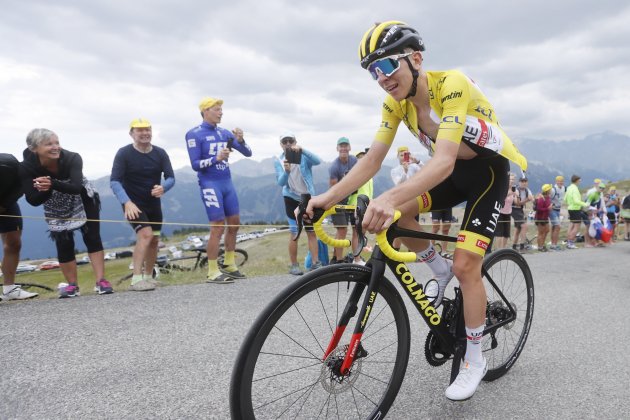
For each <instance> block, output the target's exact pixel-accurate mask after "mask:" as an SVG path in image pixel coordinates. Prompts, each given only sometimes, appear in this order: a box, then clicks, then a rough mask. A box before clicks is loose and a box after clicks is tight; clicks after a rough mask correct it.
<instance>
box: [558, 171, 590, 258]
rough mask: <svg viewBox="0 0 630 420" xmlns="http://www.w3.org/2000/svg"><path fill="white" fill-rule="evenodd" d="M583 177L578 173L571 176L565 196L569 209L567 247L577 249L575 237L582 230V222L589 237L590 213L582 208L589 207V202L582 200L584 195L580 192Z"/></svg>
mask: <svg viewBox="0 0 630 420" xmlns="http://www.w3.org/2000/svg"><path fill="white" fill-rule="evenodd" d="M581 179H582V178H580V177H579V176H578V175H572V176H571V185H569V187H568V188H567V191H566V195H565V196H564V201H565V202H566V203H567V210H568V211H569V222H570V223H571V224H570V225H569V230H568V231H567V249H576V248H577V246H575V238H576V236H577V234H578V232H579V231H580V224H581V223H584V224H585V225H586V228H587V229H586V234H585V236H586V238H587V239H589V236H588V225H589V220H588V215H587V214H586V213H585V212H584V211H582V208H584V207H588V203H587V202H585V201H582V195H581V194H580V189H579V187H578V184H579V183H580V181H581Z"/></svg>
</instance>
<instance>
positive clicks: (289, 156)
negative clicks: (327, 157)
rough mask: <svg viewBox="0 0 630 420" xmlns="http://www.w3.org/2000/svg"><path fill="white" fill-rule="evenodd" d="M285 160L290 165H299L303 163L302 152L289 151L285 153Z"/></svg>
mask: <svg viewBox="0 0 630 420" xmlns="http://www.w3.org/2000/svg"><path fill="white" fill-rule="evenodd" d="M284 158H285V159H286V160H287V161H288V162H289V163H296V164H299V163H300V162H302V150H299V151H295V150H293V149H287V150H286V152H284Z"/></svg>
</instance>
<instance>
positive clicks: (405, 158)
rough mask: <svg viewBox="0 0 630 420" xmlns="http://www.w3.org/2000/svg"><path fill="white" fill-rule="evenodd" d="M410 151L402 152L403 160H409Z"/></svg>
mask: <svg viewBox="0 0 630 420" xmlns="http://www.w3.org/2000/svg"><path fill="white" fill-rule="evenodd" d="M410 156H411V153H409V152H403V162H409V159H410Z"/></svg>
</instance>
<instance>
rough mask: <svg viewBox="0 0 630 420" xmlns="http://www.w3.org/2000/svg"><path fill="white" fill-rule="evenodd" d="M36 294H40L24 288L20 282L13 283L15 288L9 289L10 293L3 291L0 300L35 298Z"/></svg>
mask: <svg viewBox="0 0 630 420" xmlns="http://www.w3.org/2000/svg"><path fill="white" fill-rule="evenodd" d="M35 296H39V295H38V294H37V293H31V292H27V291H26V290H23V289H22V286H20V285H19V284H15V285H13V288H12V289H11V290H9V293H3V294H1V295H0V300H16V299H17V300H23V299H30V298H34V297H35Z"/></svg>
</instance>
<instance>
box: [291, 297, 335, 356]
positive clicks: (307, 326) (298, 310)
mask: <svg viewBox="0 0 630 420" xmlns="http://www.w3.org/2000/svg"><path fill="white" fill-rule="evenodd" d="M293 307H294V308H295V310H296V311H297V313H298V314H299V315H300V318H302V321H304V325H306V328H308V331H309V332H310V333H311V337H313V340H315V342H316V343H317V345H318V346H319V348H320V349H321V351H322V354H324V348H323V347H322V345H321V344H319V340H317V337H315V334H314V333H313V330H312V329H311V327H310V325H308V322H306V319H304V316H303V315H302V312H300V309H299V308H298V307H297V305H293ZM326 318H328V317H326Z"/></svg>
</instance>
